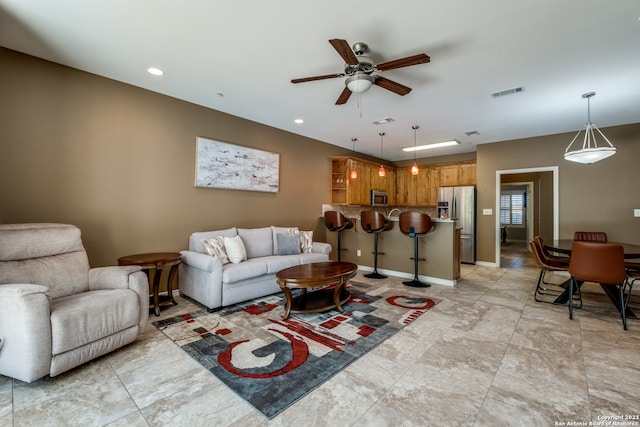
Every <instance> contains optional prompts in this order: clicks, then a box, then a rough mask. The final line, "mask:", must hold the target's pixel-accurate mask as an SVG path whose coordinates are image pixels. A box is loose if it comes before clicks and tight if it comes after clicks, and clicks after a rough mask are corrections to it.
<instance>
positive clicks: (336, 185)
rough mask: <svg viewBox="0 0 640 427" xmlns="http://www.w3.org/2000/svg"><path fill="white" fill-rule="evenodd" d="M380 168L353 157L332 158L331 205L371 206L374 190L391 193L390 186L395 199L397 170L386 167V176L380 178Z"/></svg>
mask: <svg viewBox="0 0 640 427" xmlns="http://www.w3.org/2000/svg"><path fill="white" fill-rule="evenodd" d="M378 168H379V165H376V164H374V163H371V162H367V161H363V160H360V159H354V158H352V157H333V158H331V204H334V205H369V203H370V191H371V190H372V189H375V190H382V191H389V186H390V185H391V188H393V195H394V198H395V188H396V183H395V169H394V168H391V167H385V171H386V175H385V176H384V177H380V176H378ZM390 181H391V184H390Z"/></svg>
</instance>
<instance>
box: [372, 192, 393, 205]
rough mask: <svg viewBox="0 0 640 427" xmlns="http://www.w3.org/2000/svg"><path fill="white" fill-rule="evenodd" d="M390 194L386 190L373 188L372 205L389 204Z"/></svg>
mask: <svg viewBox="0 0 640 427" xmlns="http://www.w3.org/2000/svg"><path fill="white" fill-rule="evenodd" d="M388 204H389V195H388V194H387V192H386V191H379V190H371V206H387V205H388Z"/></svg>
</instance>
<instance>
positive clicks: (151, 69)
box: [147, 67, 164, 76]
mask: <svg viewBox="0 0 640 427" xmlns="http://www.w3.org/2000/svg"><path fill="white" fill-rule="evenodd" d="M147 73H149V74H152V75H154V76H162V75H163V74H164V71H162V70H161V69H160V68H156V67H149V68H147Z"/></svg>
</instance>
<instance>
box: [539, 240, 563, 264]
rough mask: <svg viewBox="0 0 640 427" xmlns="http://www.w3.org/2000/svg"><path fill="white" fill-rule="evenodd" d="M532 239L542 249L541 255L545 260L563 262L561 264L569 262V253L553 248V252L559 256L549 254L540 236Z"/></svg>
mask: <svg viewBox="0 0 640 427" xmlns="http://www.w3.org/2000/svg"><path fill="white" fill-rule="evenodd" d="M533 239H534V240H535V241H537V242H538V244H539V245H540V247H541V248H542V254H543V255H544V257H545V258H546V259H552V260H555V261H563V262H564V261H567V262H568V261H569V256H570V255H571V251H569V250H563V249H558V248H554V250H553V252H554V253H557V254H559V255H554V254H552V253H551V251H549V249H547V246H546V245H545V243H544V239H543V238H542V236H535V237H534V238H533Z"/></svg>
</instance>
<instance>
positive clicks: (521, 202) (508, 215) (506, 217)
mask: <svg viewBox="0 0 640 427" xmlns="http://www.w3.org/2000/svg"><path fill="white" fill-rule="evenodd" d="M525 206H526V198H525V193H524V191H503V192H502V193H501V194H500V224H502V225H524V208H525Z"/></svg>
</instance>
